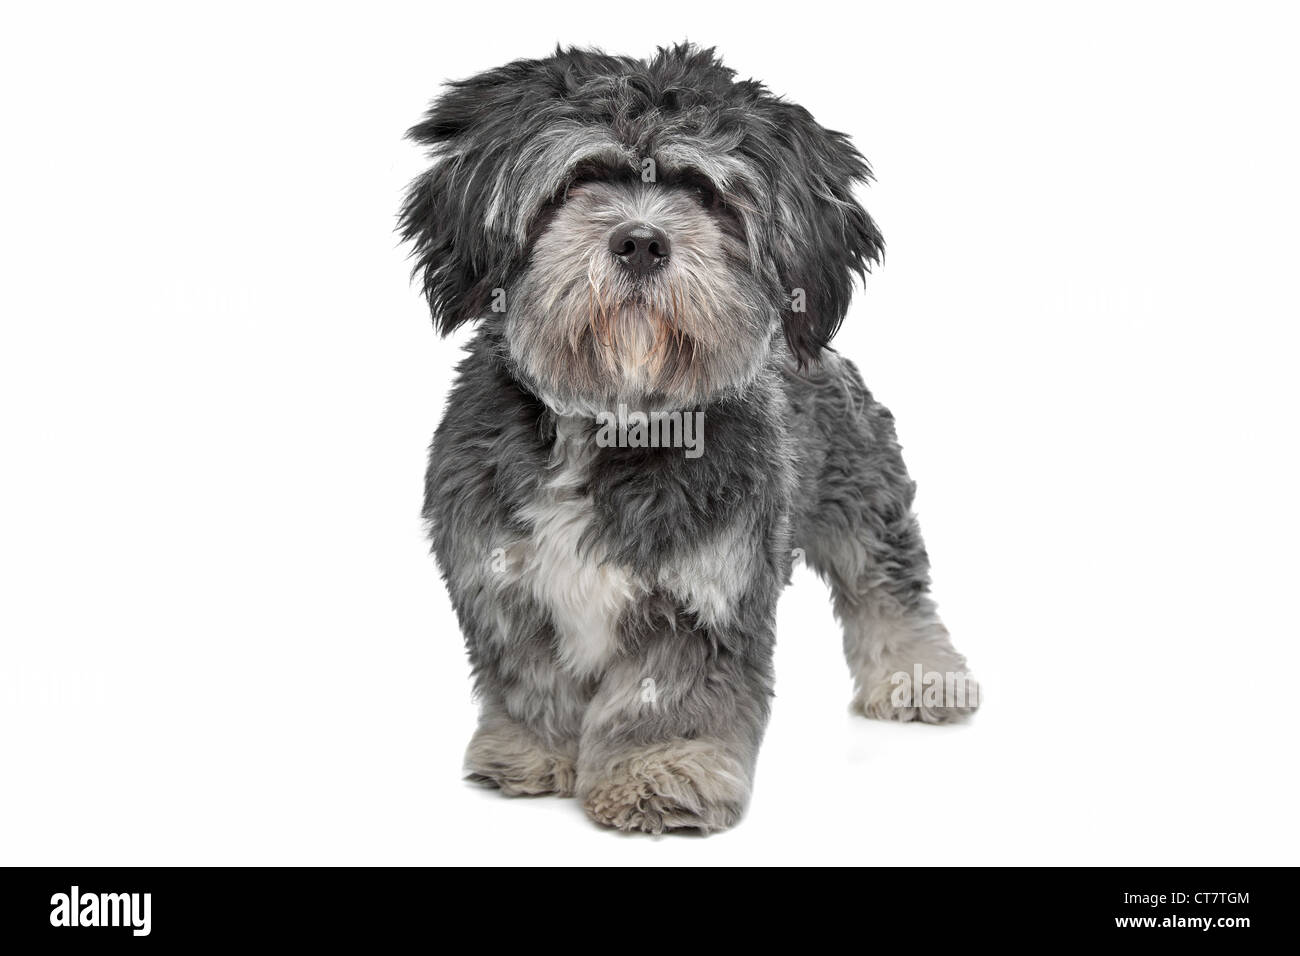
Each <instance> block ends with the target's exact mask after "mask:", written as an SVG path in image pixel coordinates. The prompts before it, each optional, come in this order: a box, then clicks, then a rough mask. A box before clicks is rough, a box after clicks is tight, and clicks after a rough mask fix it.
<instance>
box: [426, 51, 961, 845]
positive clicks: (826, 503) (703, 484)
mask: <svg viewBox="0 0 1300 956" xmlns="http://www.w3.org/2000/svg"><path fill="white" fill-rule="evenodd" d="M410 136H411V137H412V138H413V139H415V140H416V141H418V142H419V143H422V144H424V145H426V146H428V147H429V148H430V150H431V156H432V159H433V165H432V168H430V169H429V171H428V172H427V173H425V174H424V175H423V176H421V177H420V178H419V179H417V180H416V181H415V182H414V183H413V184H412V186H411V188H410V191H409V193H408V195H407V197H406V202H405V206H404V208H403V210H402V217H401V227H402V231H403V236H404V238H405V239H406V240H408V241H409V242H410V243H412V245H413V248H414V256H415V259H416V274H417V275H418V276H420V277H421V279H422V281H423V286H424V293H425V295H426V297H427V298H428V302H429V306H430V308H431V310H432V312H433V319H434V323H435V325H436V327H437V328H438V330H439V331H441V332H442V333H444V334H445V333H447V332H449V331H451V330H452V329H454V328H456V327H457V326H459V325H461V324H463V323H466V322H471V321H474V320H480V319H481V320H482V321H481V322H480V324H479V325H478V328H477V331H476V333H475V335H474V338H473V340H472V341H471V342H470V344H469V346H468V355H467V357H466V358H465V359H464V361H463V362H462V363H461V365H460V368H459V377H458V380H457V382H456V385H455V388H454V390H453V392H452V395H451V399H450V402H449V404H448V407H447V411H446V416H445V418H444V419H443V421H442V424H441V426H440V427H439V428H438V430H437V434H436V435H435V437H434V440H433V447H432V450H431V454H430V459H429V470H428V477H427V484H426V499H425V516H426V518H427V519H428V520H429V523H430V528H431V536H432V540H433V549H434V552H435V554H436V555H437V560H438V564H439V567H440V568H441V571H442V574H443V577H444V578H445V580H446V582H447V586H448V588H449V590H450V592H451V597H452V601H453V603H454V605H455V608H456V612H457V614H458V615H459V619H460V623H461V627H462V629H463V630H464V635H465V641H466V644H467V645H468V648H469V657H470V661H471V662H472V665H473V670H474V679H475V684H476V688H477V696H478V698H479V701H480V703H481V708H482V713H481V719H480V724H479V727H478V731H477V732H476V733H475V734H474V737H473V739H472V740H471V741H470V744H469V750H468V753H467V755H466V771H467V773H468V774H469V776H470V778H471V779H473V780H477V781H481V782H483V783H485V784H489V785H493V786H496V787H499V788H500V789H501V790H502V792H504V793H506V794H542V793H557V794H562V795H576V796H578V797H579V798H580V799H581V800H582V803H583V806H584V807H585V809H586V811H587V813H588V814H589V815H590V816H591V817H592V818H593V819H595V820H596V821H598V822H600V823H603V824H607V825H609V826H613V827H617V828H619V829H623V830H640V831H647V832H652V833H658V832H661V831H664V830H673V829H693V830H700V831H705V832H708V831H712V830H716V829H720V828H723V827H727V826H730V825H731V824H733V823H735V822H736V821H737V819H738V818H739V817H740V815H741V814H742V812H743V811H744V809H745V806H746V803H747V801H748V799H749V794H750V788H751V782H752V779H753V775H754V765H755V760H756V757H757V753H758V747H759V743H760V741H761V739H762V737H763V730H764V727H765V725H766V723H767V718H768V709H769V700H770V697H771V695H772V645H773V639H774V633H773V629H774V621H775V615H776V602H777V596H778V595H779V594H780V592H781V589H782V587H783V586H784V585H785V584H786V583H787V582H788V580H789V578H790V571H791V566H792V562H793V561H794V560H795V559H796V558H797V557H798V556H803V557H805V558H806V560H807V562H808V564H809V565H810V566H811V567H812V568H814V569H815V570H816V571H817V572H818V573H819V574H820V575H821V576H822V577H823V578H824V579H825V580H826V581H827V582H828V583H829V585H830V589H831V593H832V596H833V600H834V607H835V612H836V614H837V615H838V617H839V619H840V621H841V622H842V623H843V628H844V650H845V655H846V657H847V658H848V663H849V668H850V670H851V672H852V675H853V678H854V681H855V683H856V688H857V691H856V696H855V697H854V701H853V703H854V706H855V707H856V708H857V709H858V710H859V711H861V712H862V713H864V714H866V715H867V716H869V717H879V718H886V719H893V720H923V721H928V722H941V721H946V720H950V719H953V718H956V717H960V716H963V715H965V714H967V713H969V712H970V711H971V710H972V709H973V708H974V705H975V702H976V701H975V697H976V692H975V691H974V689H973V688H971V689H970V690H969V691H968V692H965V693H964V691H965V690H966V685H965V684H964V680H965V669H966V663H965V660H964V659H963V658H962V656H961V655H960V654H958V653H957V651H956V650H954V649H953V647H952V644H951V643H950V642H949V640H948V634H947V631H946V630H945V629H944V626H943V625H942V624H941V623H940V621H939V618H938V617H937V616H936V614H935V608H934V604H933V602H932V601H931V600H930V598H929V596H928V593H927V591H928V582H929V572H928V562H927V559H926V553H925V548H924V546H923V544H922V541H921V535H920V532H919V530H918V528H917V524H916V520H915V518H914V517H913V515H912V512H911V503H912V495H913V487H914V486H913V483H912V481H911V480H910V479H909V478H908V476H907V472H906V470H905V469H904V466H903V461H902V458H901V456H900V453H899V447H898V443H897V441H896V439H895V437H894V426H893V420H892V418H891V416H890V414H889V412H888V411H887V410H886V409H885V408H883V407H882V406H880V405H879V404H877V403H876V402H875V400H874V399H873V398H872V397H871V394H870V393H869V392H868V391H867V389H866V387H865V386H864V385H863V384H862V381H861V378H860V377H859V375H858V372H857V370H856V369H855V368H854V367H853V365H852V364H851V363H850V362H848V361H847V360H845V359H843V358H841V357H839V356H838V355H837V354H835V353H833V352H831V351H829V350H828V349H827V347H826V346H827V342H828V341H829V340H830V338H831V336H832V335H834V333H835V331H836V329H837V328H838V326H839V324H840V322H841V320H842V319H843V317H844V313H845V310H846V308H847V307H848V304H849V299H850V295H851V292H852V278H853V274H854V273H857V274H859V275H862V274H863V273H865V271H866V269H867V267H868V266H869V264H871V263H873V262H877V261H878V260H879V258H880V255H881V251H882V240H881V237H880V233H879V232H878V231H877V229H876V226H875V223H873V222H872V220H871V218H870V217H869V216H868V215H867V213H866V212H865V211H864V210H863V209H862V207H861V206H860V205H859V204H858V202H857V201H856V200H855V198H854V195H853V186H854V184H855V182H860V181H865V180H866V179H867V178H868V177H869V175H870V171H869V169H868V167H867V164H866V162H865V161H864V160H863V158H862V157H861V156H860V155H859V154H858V153H857V151H856V150H855V149H854V148H853V146H852V145H851V144H850V143H849V141H848V140H847V138H846V137H844V136H843V135H841V134H839V133H834V132H830V131H828V130H826V129H823V128H822V127H821V126H819V125H818V124H817V123H816V122H815V121H814V120H813V118H812V116H811V115H809V113H808V112H807V111H806V110H804V109H802V108H800V107H798V106H794V105H792V104H790V103H786V102H784V101H782V100H780V99H778V98H776V97H774V96H772V95H771V94H769V93H768V92H767V90H766V89H765V88H764V87H763V86H762V85H760V84H759V83H756V82H753V81H737V80H736V79H735V76H734V73H733V71H731V70H729V69H727V68H725V67H724V66H722V64H721V63H720V62H719V61H718V60H717V58H716V57H715V56H714V53H713V51H712V50H703V51H701V50H697V49H695V48H693V47H691V46H678V47H674V48H671V49H661V50H660V51H659V52H658V54H657V55H656V56H655V57H653V58H652V59H650V60H637V59H631V58H627V57H614V56H607V55H605V54H603V53H600V52H596V51H588V50H578V49H572V50H568V51H564V50H558V51H557V52H556V54H555V55H554V56H551V57H548V58H546V59H541V60H520V61H517V62H514V63H511V64H509V65H507V66H504V67H501V68H500V69H496V70H492V71H490V72H487V73H484V74H481V75H479V76H476V77H473V78H472V79H469V80H464V81H462V82H457V83H452V84H451V85H450V86H449V88H448V89H447V90H446V91H445V92H444V93H443V95H442V96H441V97H440V98H439V99H438V100H437V101H436V102H435V103H434V104H433V106H432V107H431V108H430V110H429V113H428V115H427V117H426V118H425V120H424V121H423V122H422V123H420V124H419V125H417V126H415V127H414V128H413V129H412V130H411V131H410Z"/></svg>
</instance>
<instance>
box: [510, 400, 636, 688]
mask: <svg viewBox="0 0 1300 956" xmlns="http://www.w3.org/2000/svg"><path fill="white" fill-rule="evenodd" d="M590 441H591V438H590V435H589V434H585V433H584V432H583V429H582V426H581V424H580V423H578V422H576V421H573V420H566V419H561V420H560V422H559V424H558V425H557V428H556V441H555V450H554V452H553V453H552V456H551V476H550V479H549V480H548V481H547V482H546V484H545V485H543V487H542V488H541V490H540V491H539V492H538V494H537V497H536V498H535V499H534V500H533V501H532V502H531V503H530V504H529V505H528V507H527V508H525V509H524V510H523V513H522V517H523V518H524V519H525V520H526V521H528V522H529V523H530V524H531V525H532V529H533V531H532V535H531V536H530V537H529V538H528V539H526V540H525V541H521V542H519V543H518V544H517V545H516V546H515V548H512V549H511V550H512V551H514V552H515V556H516V561H517V563H516V564H515V570H516V574H517V576H518V577H517V580H518V582H519V583H520V584H521V585H523V586H525V587H527V588H529V589H530V590H531V591H532V594H533V596H534V598H536V600H537V601H538V602H539V603H540V604H541V605H542V606H543V607H545V608H547V609H548V610H549V611H550V613H551V620H552V623H553V624H554V626H555V642H556V656H557V658H558V659H559V662H560V664H561V665H562V666H564V667H566V668H567V669H569V670H570V671H572V672H573V673H574V674H577V675H581V676H585V675H588V674H595V673H598V672H599V671H600V670H601V669H602V668H603V667H604V665H605V663H606V662H607V661H608V660H609V659H610V657H611V656H612V655H613V653H614V651H615V649H616V648H617V646H618V621H619V618H620V616H621V615H622V614H623V611H624V609H625V608H626V607H627V604H628V602H629V601H630V600H631V599H632V596H633V593H634V591H635V590H636V585H635V583H634V581H633V579H632V575H631V574H630V573H629V572H628V571H627V570H626V569H625V568H621V567H617V566H615V565H612V564H601V560H602V559H603V558H604V557H605V554H604V552H603V551H602V550H601V549H600V547H599V546H598V545H592V544H591V543H590V542H582V540H581V539H582V535H583V533H584V532H585V531H586V530H587V528H588V526H589V524H590V522H591V498H590V497H589V496H588V495H586V494H584V493H583V486H584V485H585V484H586V482H587V474H588V470H589V465H590V459H591V456H592V451H593V449H592V448H591V447H590V445H589V442H590Z"/></svg>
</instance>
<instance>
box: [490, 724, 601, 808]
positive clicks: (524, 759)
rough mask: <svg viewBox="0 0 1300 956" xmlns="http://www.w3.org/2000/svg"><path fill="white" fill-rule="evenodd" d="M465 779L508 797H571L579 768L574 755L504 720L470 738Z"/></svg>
mask: <svg viewBox="0 0 1300 956" xmlns="http://www.w3.org/2000/svg"><path fill="white" fill-rule="evenodd" d="M465 779H466V780H470V781H472V782H474V783H479V784H483V785H484V786H487V787H496V788H498V789H499V790H500V791H501V792H502V793H503V794H505V795H506V796H507V797H534V796H541V795H543V794H548V793H553V794H556V795H558V796H561V797H571V796H573V790H574V786H575V784H576V783H577V768H576V766H575V761H574V757H573V756H572V755H570V754H566V753H561V752H559V751H557V750H553V749H550V748H548V747H545V746H543V745H542V744H541V743H540V742H539V741H538V740H537V738H536V737H535V736H534V735H533V734H531V733H530V732H529V731H528V730H526V729H525V728H523V727H521V726H519V725H518V724H513V723H509V722H501V723H495V724H491V725H486V726H483V727H480V728H479V729H478V731H477V732H476V733H475V734H474V737H473V739H472V740H470V742H469V749H468V750H466V752H465Z"/></svg>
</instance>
